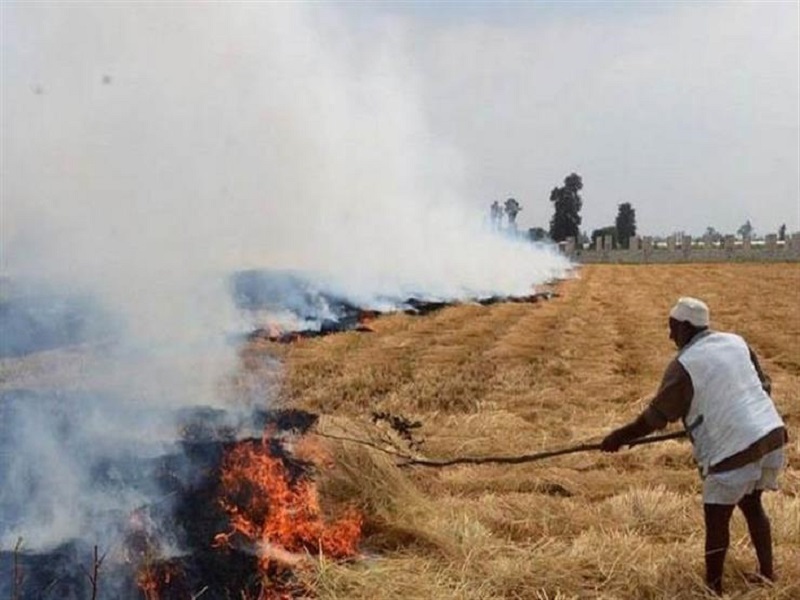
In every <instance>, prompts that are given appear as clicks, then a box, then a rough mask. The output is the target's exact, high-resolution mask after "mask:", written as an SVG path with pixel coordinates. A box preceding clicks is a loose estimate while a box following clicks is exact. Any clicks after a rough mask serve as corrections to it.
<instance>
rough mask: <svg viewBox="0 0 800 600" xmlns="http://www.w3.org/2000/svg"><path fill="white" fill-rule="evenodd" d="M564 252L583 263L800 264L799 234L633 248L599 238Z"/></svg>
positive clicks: (636, 241)
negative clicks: (589, 243) (780, 237)
mask: <svg viewBox="0 0 800 600" xmlns="http://www.w3.org/2000/svg"><path fill="white" fill-rule="evenodd" d="M559 247H560V248H561V251H562V252H563V253H564V254H566V255H567V256H569V257H570V258H571V259H572V260H574V261H576V262H580V263H633V264H637V263H639V264H647V263H691V262H694V263H704V262H794V261H800V232H798V233H793V234H792V235H791V236H787V238H786V240H785V241H779V240H778V236H777V234H774V233H773V234H769V235H767V236H765V238H764V239H763V240H751V239H748V238H745V239H743V240H737V239H736V238H735V237H734V236H732V235H728V236H725V238H724V239H722V240H721V241H716V242H715V241H713V240H711V239H710V238H708V237H706V238H703V239H700V240H692V238H691V236H688V235H685V236H682V237H681V238H680V239H678V238H676V236H670V237H669V238H667V239H666V241H659V242H656V241H655V240H653V238H652V237H643V238H640V237H639V236H634V237H632V238H630V248H629V249H622V248H613V247H612V239H611V236H605V238H597V240H596V241H595V244H594V245H593V246H591V247H584V248H579V247H577V246H576V244H575V240H574V239H573V238H568V239H567V241H565V242H561V243H560V244H559Z"/></svg>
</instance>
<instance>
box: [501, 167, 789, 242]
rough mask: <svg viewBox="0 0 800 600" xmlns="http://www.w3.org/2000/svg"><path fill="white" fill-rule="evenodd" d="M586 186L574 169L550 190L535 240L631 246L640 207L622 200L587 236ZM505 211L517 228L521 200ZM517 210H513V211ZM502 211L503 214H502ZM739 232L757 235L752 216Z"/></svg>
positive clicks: (781, 234)
mask: <svg viewBox="0 0 800 600" xmlns="http://www.w3.org/2000/svg"><path fill="white" fill-rule="evenodd" d="M582 189H583V179H582V178H581V176H580V175H578V174H577V173H570V174H569V175H567V176H566V177H565V178H564V184H563V185H562V186H557V187H554V188H553V190H552V191H551V192H550V202H552V203H553V216H552V218H551V219H550V228H549V229H548V230H545V229H544V228H542V227H532V228H531V229H530V230H529V235H530V237H531V239H532V240H534V241H538V240H544V239H546V238H548V237H549V238H550V239H551V240H552V241H554V242H563V241H565V240H566V239H567V238H570V237H571V238H573V239H575V240H576V241H577V242H578V243H586V242H590V243H591V244H592V245H594V244H595V243H596V241H597V239H598V238H605V237H606V236H611V242H612V247H613V248H625V249H628V248H629V247H630V239H631V238H632V237H634V236H635V235H636V210H635V209H634V208H633V206H632V205H631V203H630V202H622V203H621V204H618V205H617V215H616V218H615V219H614V224H613V225H608V226H606V227H599V228H597V229H595V230H593V231H592V235H591V236H587V235H586V233H585V232H581V229H580V225H581V221H582V218H581V209H582V208H583V199H582V198H581V194H580V192H581V190H582ZM506 202H507V204H506V208H505V211H506V213H507V214H508V217H509V225H512V224H513V229H514V230H515V231H516V222H515V220H516V216H517V213H519V211H521V210H522V208H521V207H520V205H519V203H518V202H517V201H516V200H514V199H513V198H509V200H507V201H506ZM508 203H512V210H511V211H510V212H509V207H508ZM511 213H513V214H511ZM502 214H503V208H502V207H500V206H499V205H498V203H497V202H494V204H493V205H492V220H493V222H495V221H497V220H498V219H499V218H500V217H501V216H502ZM498 215H499V216H498ZM737 233H738V234H739V236H741V237H742V238H746V237H753V236H754V234H755V232H754V229H753V226H752V224H751V223H750V220H749V219H748V220H747V222H746V223H745V224H744V225H742V226H741V227H740V228H739V229H738V230H737ZM706 237H710V238H711V239H712V240H714V241H717V240H718V239H722V237H723V236H722V234H720V233H718V232H717V231H716V230H715V229H714V228H713V227H708V228H707V229H706ZM778 239H779V240H781V241H784V240H785V239H786V224H783V225H781V226H780V228H779V229H778Z"/></svg>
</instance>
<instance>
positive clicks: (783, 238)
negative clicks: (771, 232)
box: [778, 223, 786, 242]
mask: <svg viewBox="0 0 800 600" xmlns="http://www.w3.org/2000/svg"><path fill="white" fill-rule="evenodd" d="M778 239H779V240H780V241H781V242H785V241H786V223H784V224H783V225H781V226H780V227H778Z"/></svg>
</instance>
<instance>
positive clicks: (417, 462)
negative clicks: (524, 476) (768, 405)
mask: <svg viewBox="0 0 800 600" xmlns="http://www.w3.org/2000/svg"><path fill="white" fill-rule="evenodd" d="M683 437H686V432H685V431H676V432H674V433H665V434H663V435H654V436H650V437H643V438H639V439H638V440H633V441H632V442H630V443H629V444H625V445H627V446H628V447H631V448H632V447H633V446H640V445H642V444H654V443H655V442H663V441H665V440H676V439H680V438H683ZM591 450H600V444H580V445H579V446H572V447H570V448H562V449H560V450H549V451H546V452H537V453H535V454H522V455H520V456H475V457H469V456H467V457H461V458H451V459H449V460H425V459H417V458H409V459H408V460H406V462H404V463H401V464H400V466H403V467H404V466H420V467H449V466H451V465H485V464H487V463H493V464H505V465H518V464H520V463H526V462H534V461H537V460H542V459H544V458H552V457H554V456H561V455H564V454H574V453H576V452H589V451H591Z"/></svg>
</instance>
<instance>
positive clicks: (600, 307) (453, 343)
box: [245, 264, 800, 600]
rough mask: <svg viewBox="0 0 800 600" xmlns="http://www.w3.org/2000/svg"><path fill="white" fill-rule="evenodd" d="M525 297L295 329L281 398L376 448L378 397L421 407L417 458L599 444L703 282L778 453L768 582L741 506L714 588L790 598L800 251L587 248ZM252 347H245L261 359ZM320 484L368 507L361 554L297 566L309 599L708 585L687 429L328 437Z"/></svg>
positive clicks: (488, 436) (330, 493) (552, 437)
mask: <svg viewBox="0 0 800 600" xmlns="http://www.w3.org/2000/svg"><path fill="white" fill-rule="evenodd" d="M557 291H558V293H559V296H558V297H555V298H553V299H551V300H549V301H547V302H540V303H538V304H497V305H492V306H477V305H476V306H472V305H469V306H458V307H452V308H446V309H443V310H441V311H439V312H436V313H433V314H430V315H427V316H425V317H412V316H408V315H400V314H398V315H394V316H389V317H385V318H380V319H378V320H376V321H374V322H372V323H371V324H370V326H371V327H372V329H373V330H374V332H373V333H357V332H351V333H345V334H341V335H334V336H329V337H325V338H319V339H309V340H301V341H299V342H298V343H296V344H293V345H290V346H280V347H278V346H276V345H270V344H268V343H253V345H251V346H250V347H249V348H248V350H247V352H246V353H245V357H246V358H247V357H249V358H257V357H258V356H259V355H262V354H264V353H267V354H270V355H278V356H279V357H280V358H282V359H283V360H284V361H285V365H286V372H285V375H284V378H283V381H282V384H281V386H282V387H281V390H282V391H281V402H282V403H283V404H285V405H288V406H292V407H297V408H303V409H307V410H311V411H315V412H319V413H320V414H321V415H323V416H322V419H321V421H320V424H319V426H318V429H319V431H321V432H323V433H327V434H331V435H340V436H347V437H353V438H359V439H363V440H369V441H370V442H372V443H375V444H376V445H378V446H382V447H384V443H383V440H385V439H387V438H391V439H393V440H394V441H395V442H396V447H397V448H399V449H401V450H403V449H404V446H403V444H404V441H403V440H402V439H401V438H399V437H395V438H392V437H391V436H392V435H393V434H392V432H391V431H390V430H388V429H387V428H386V427H382V423H380V422H379V423H377V424H376V423H374V422H373V421H371V420H370V412H371V411H384V412H389V413H393V414H398V415H403V416H405V417H408V418H409V419H412V420H419V421H420V422H421V423H422V426H421V427H420V428H419V429H415V430H414V436H415V437H416V438H418V439H422V440H424V444H423V445H422V446H421V449H420V450H419V452H420V454H421V455H424V456H426V457H428V458H450V457H456V456H466V455H469V456H479V455H519V454H525V453H532V452H537V451H540V450H547V449H552V448H560V447H565V446H570V445H574V444H578V443H582V442H587V441H588V442H595V441H599V439H600V438H601V437H602V435H603V434H604V433H605V432H607V431H608V430H609V429H610V428H611V427H614V426H617V425H620V424H622V423H623V422H625V421H627V420H628V419H630V418H632V417H633V416H634V415H636V414H637V413H638V412H639V411H640V410H641V409H642V408H643V407H644V405H645V404H646V402H647V400H648V399H649V395H650V394H651V393H652V392H653V391H654V390H655V388H656V386H657V385H658V383H659V380H660V377H661V374H662V370H663V368H664V366H665V365H666V364H667V362H668V360H669V359H670V358H671V357H672V356H673V354H674V352H675V349H674V346H672V343H671V342H670V341H669V339H668V331H667V324H666V315H667V312H668V310H669V308H670V306H671V305H672V303H673V302H674V300H675V299H676V298H677V297H678V296H680V295H694V296H698V297H701V298H703V299H705V300H706V301H707V302H708V303H709V305H710V307H711V311H712V325H713V327H715V328H718V329H723V330H732V331H735V332H738V333H741V334H742V335H744V336H745V337H746V339H748V341H749V342H750V343H751V345H752V346H753V348H754V349H755V350H756V352H757V353H758V354H759V356H760V358H761V360H762V365H763V366H764V368H765V370H766V371H767V373H768V374H769V375H770V376H771V377H772V380H773V395H774V398H775V400H776V403H777V405H778V407H779V410H780V411H781V413H782V414H783V415H784V416H785V419H786V422H787V424H788V426H789V428H790V437H791V442H790V446H789V452H788V454H789V460H790V468H789V469H788V470H787V472H786V473H785V475H784V477H783V483H782V490H781V491H780V492H777V493H772V494H768V495H767V496H766V497H765V498H766V505H767V508H768V511H769V513H770V515H771V518H772V526H773V537H774V543H775V561H776V568H777V572H778V576H779V578H780V580H779V582H778V583H777V584H776V585H775V586H774V587H773V588H772V589H766V588H761V587H757V586H755V585H753V584H749V583H747V582H746V580H745V574H746V573H749V572H752V571H754V568H755V557H754V555H753V551H752V548H751V546H750V544H749V539H748V536H747V531H746V526H745V523H744V520H743V519H742V517H741V515H740V514H738V513H737V514H735V516H734V519H733V522H732V532H731V540H732V546H731V551H730V553H729V555H728V560H727V562H726V575H725V586H726V591H727V593H728V594H729V595H730V596H731V597H734V598H743V599H755V598H784V599H787V600H788V599H790V598H800V471H798V469H797V465H798V463H799V462H800V431H798V425H800V302H798V297H800V265H798V264H769V265H767V264H714V265H664V266H661V265H648V266H615V265H593V266H586V267H584V268H582V269H581V270H580V271H579V274H578V278H576V279H575V280H571V281H568V282H565V283H563V284H560V285H559V286H558V287H557ZM257 363H258V361H255V360H254V361H252V362H251V363H249V364H252V365H255V364H257ZM327 443H329V444H331V445H332V447H333V449H334V450H335V452H336V456H337V463H336V465H337V466H336V467H335V468H334V469H333V470H332V471H330V472H328V473H326V474H324V481H323V486H324V487H323V490H322V491H323V495H324V497H325V498H326V499H327V501H329V502H330V501H337V500H341V501H353V500H355V501H356V502H358V503H359V505H360V506H361V508H362V510H363V511H364V513H365V517H366V522H365V534H366V535H365V538H364V541H363V545H362V550H363V552H364V557H363V559H361V560H358V561H356V562H353V563H350V564H336V563H330V562H325V561H323V562H322V563H321V564H320V565H319V567H318V569H317V570H316V571H315V572H314V573H313V574H310V575H308V577H312V578H313V579H314V586H315V588H316V589H317V590H318V592H319V595H320V597H322V598H348V599H355V598H364V599H367V598H368V599H374V598H401V597H402V598H420V599H421V598H474V599H490V598H536V599H549V600H554V599H559V600H563V599H568V598H705V597H709V596H708V594H707V593H706V592H705V590H704V586H703V573H704V563H703V526H702V504H701V498H700V495H699V490H700V484H699V478H698V476H697V474H696V471H695V468H694V465H693V462H692V460H691V456H690V449H689V445H688V442H685V441H668V442H663V443H661V444H655V445H651V446H646V447H639V448H636V449H633V450H624V451H622V452H620V453H619V454H615V455H604V454H601V453H599V452H587V453H580V454H573V455H569V456H563V457H558V458H553V459H548V460H545V461H540V462H532V463H527V464H522V465H517V466H507V465H483V466H454V467H448V468H443V469H424V468H420V467H416V468H409V467H405V468H400V467H398V466H396V462H397V461H396V459H395V458H393V457H392V456H390V455H387V454H385V453H382V452H380V451H378V450H376V449H374V448H370V447H367V446H364V445H361V444H356V443H351V442H341V441H331V440H328V441H327Z"/></svg>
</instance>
